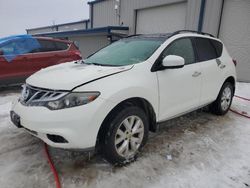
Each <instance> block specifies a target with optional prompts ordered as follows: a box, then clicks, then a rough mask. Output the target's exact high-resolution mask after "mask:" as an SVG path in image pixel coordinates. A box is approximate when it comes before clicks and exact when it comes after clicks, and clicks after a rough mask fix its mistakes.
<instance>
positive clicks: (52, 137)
mask: <svg viewBox="0 0 250 188" xmlns="http://www.w3.org/2000/svg"><path fill="white" fill-rule="evenodd" d="M47 138H48V139H49V140H50V141H52V142H54V143H69V142H68V141H67V140H66V139H65V138H63V137H62V136H59V135H54V134H47Z"/></svg>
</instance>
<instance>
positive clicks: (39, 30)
mask: <svg viewBox="0 0 250 188" xmlns="http://www.w3.org/2000/svg"><path fill="white" fill-rule="evenodd" d="M53 31H55V30H52V28H51V27H44V28H37V29H28V30H27V34H30V35H34V34H38V33H49V32H53Z"/></svg>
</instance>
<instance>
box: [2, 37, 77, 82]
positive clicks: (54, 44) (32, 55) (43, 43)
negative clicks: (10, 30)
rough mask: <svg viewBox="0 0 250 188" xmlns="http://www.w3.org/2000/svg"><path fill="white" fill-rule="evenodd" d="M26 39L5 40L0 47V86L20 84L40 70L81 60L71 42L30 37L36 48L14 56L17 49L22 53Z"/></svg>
mask: <svg viewBox="0 0 250 188" xmlns="http://www.w3.org/2000/svg"><path fill="white" fill-rule="evenodd" d="M28 39H29V38H23V37H14V38H11V37H10V39H9V38H5V40H4V43H3V44H2V45H0V86H3V85H10V84H17V83H22V82H24V80H25V79H26V78H27V77H28V76H30V75H31V74H33V73H34V72H36V71H38V70H40V69H41V68H45V67H48V66H51V65H56V64H59V63H64V62H69V61H74V60H79V59H81V53H80V51H79V50H78V48H77V47H76V45H75V44H74V43H73V42H70V41H67V40H59V39H52V38H47V37H32V39H33V40H36V43H37V44H38V46H37V47H35V48H32V50H29V51H25V50H24V51H23V53H18V54H15V52H16V51H15V50H16V49H17V48H18V49H19V52H20V51H21V52H22V50H23V49H24V48H25V45H24V44H25V42H26V41H25V40H28ZM0 41H1V40H0ZM26 46H27V45H26ZM20 49H22V50H20ZM13 54H15V55H13Z"/></svg>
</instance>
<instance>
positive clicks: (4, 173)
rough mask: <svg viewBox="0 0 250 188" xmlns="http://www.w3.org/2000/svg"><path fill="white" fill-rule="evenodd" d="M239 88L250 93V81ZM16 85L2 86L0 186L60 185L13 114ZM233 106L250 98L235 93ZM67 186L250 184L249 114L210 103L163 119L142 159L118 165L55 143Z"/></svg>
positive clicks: (246, 106) (247, 106)
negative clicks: (218, 111)
mask: <svg viewBox="0 0 250 188" xmlns="http://www.w3.org/2000/svg"><path fill="white" fill-rule="evenodd" d="M236 94H238V95H241V96H244V97H246V98H250V84H247V83H237V91H236ZM18 95H19V91H18V90H16V89H12V90H5V91H2V92H0V187H1V188H33V187H34V188H45V187H46V188H47V187H49V188H50V187H51V188H52V187H55V185H54V182H53V176H52V174H51V172H50V170H49V166H48V164H47V161H46V158H45V154H44V150H43V143H42V142H41V141H40V140H38V139H37V138H35V137H33V136H31V135H29V134H28V133H26V132H25V131H24V130H22V129H17V128H15V126H14V125H12V123H11V122H10V120H9V110H10V107H11V101H12V100H14V99H16V98H17V97H18ZM232 108H233V109H237V110H241V111H245V112H248V114H250V103H249V102H246V101H243V100H240V99H237V98H235V99H234V101H233V105H232ZM50 152H51V154H52V157H53V160H54V162H55V165H56V167H57V169H58V172H59V176H60V178H61V182H62V187H64V188H75V187H91V188H92V187H97V188H99V187H100V188H112V187H115V188H117V187H119V188H127V187H136V188H137V187H138V188H140V187H153V188H159V187H164V188H165V187H170V188H175V187H178V188H179V187H181V188H182V187H183V188H184V187H185V188H189V187H192V188H196V187H197V188H201V187H206V188H210V187H211V188H215V187H218V188H224V187H234V188H235V187H237V188H246V187H250V120H249V119H247V118H244V117H240V116H239V115H236V114H233V113H232V112H229V113H228V114H227V115H226V116H224V117H218V116H214V115H212V114H210V113H209V112H207V110H206V109H204V110H199V111H196V112H192V113H190V114H187V115H185V116H182V117H180V118H176V119H174V120H171V121H168V122H166V123H164V124H163V125H162V126H161V127H160V130H159V132H158V133H154V134H151V135H150V139H149V142H148V144H147V145H146V146H145V149H144V151H143V153H141V154H140V155H141V156H140V157H139V158H138V160H137V161H136V162H134V163H132V164H130V165H128V166H126V167H122V168H118V167H113V166H111V165H110V164H108V163H107V162H105V161H104V160H103V159H102V158H101V157H100V156H99V155H92V156H89V155H88V154H84V153H82V152H79V151H66V150H60V149H54V148H50Z"/></svg>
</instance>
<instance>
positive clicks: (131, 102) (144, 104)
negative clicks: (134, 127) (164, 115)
mask: <svg viewBox="0 0 250 188" xmlns="http://www.w3.org/2000/svg"><path fill="white" fill-rule="evenodd" d="M126 106H138V107H140V108H141V109H143V110H144V112H145V114H146V115H147V117H148V120H149V130H150V131H152V132H155V131H156V130H157V125H156V114H155V112H154V109H153V107H152V105H151V104H150V103H149V102H148V101H147V100H146V99H143V98H139V97H134V98H129V99H126V100H124V101H122V102H120V103H119V104H118V105H116V106H115V107H114V108H113V109H112V110H111V111H110V112H109V113H108V115H107V116H106V118H105V119H104V121H103V122H102V125H101V127H100V129H99V131H98V135H97V143H96V146H99V145H100V144H101V143H102V142H103V141H104V136H105V133H106V131H107V129H108V126H109V125H108V124H107V122H108V121H109V120H110V119H112V118H113V116H112V115H113V114H114V112H115V111H119V110H121V109H123V108H124V107H126Z"/></svg>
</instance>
